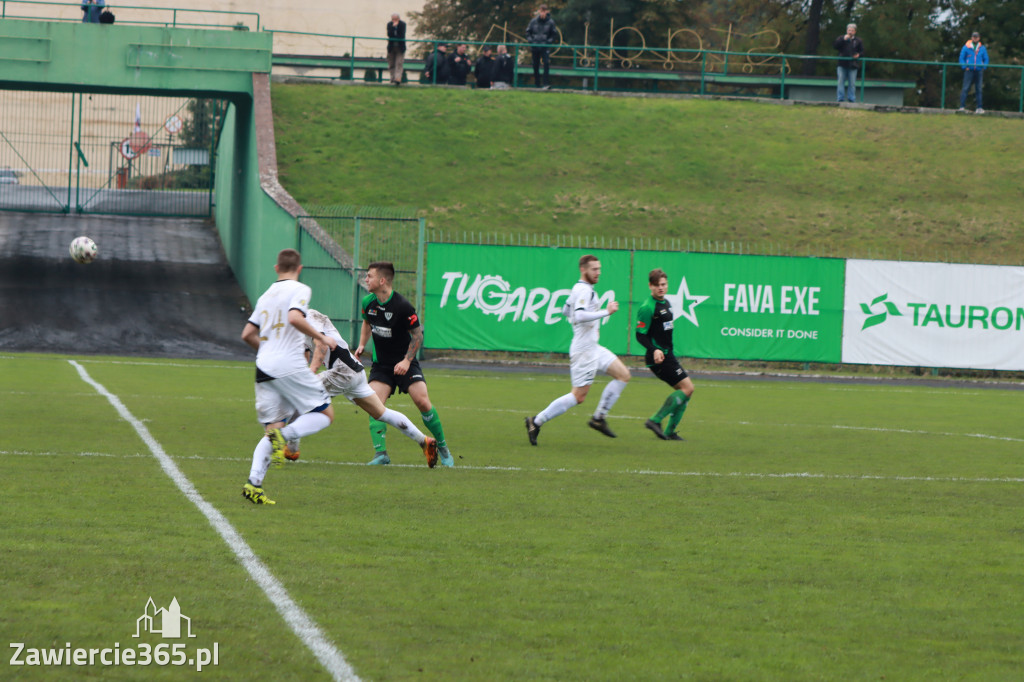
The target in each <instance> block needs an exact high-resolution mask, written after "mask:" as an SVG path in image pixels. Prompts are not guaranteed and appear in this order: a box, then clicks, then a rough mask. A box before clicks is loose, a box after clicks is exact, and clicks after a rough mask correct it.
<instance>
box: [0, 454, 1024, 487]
mask: <svg viewBox="0 0 1024 682" xmlns="http://www.w3.org/2000/svg"><path fill="white" fill-rule="evenodd" d="M0 456H3V457H65V456H66V457H106V458H110V459H139V458H143V457H146V458H148V457H149V455H144V454H137V455H114V454H110V453H104V452H74V453H63V452H28V451H25V450H0ZM181 459H188V460H194V461H203V462H246V461H248V460H245V459H243V458H241V457H204V456H202V455H189V456H186V457H182V458H181ZM310 465H313V466H340V467H358V468H360V469H364V470H365V467H366V464H365V463H364V462H338V461H336V460H327V459H302V460H300V461H298V462H294V463H291V464H288V466H289V467H292V466H310ZM423 466H424V465H423V464H394V463H392V464H390V465H388V468H389V469H422V468H423ZM442 471H444V472H446V473H445V474H443V475H453V476H454V475H457V474H456V473H455V472H458V471H497V472H512V473H524V474H599V475H606V476H663V477H665V478H671V477H679V478H750V479H765V480H768V479H787V478H790V479H802V480H816V481H894V482H918V483H1024V478H1021V477H1016V476H975V477H969V476H912V475H901V474H889V475H883V474H826V473H812V472H809V471H804V472H786V471H781V472H775V473H772V472H757V471H658V470H656V469H620V470H607V469H570V468H568V467H540V468H536V469H534V468H529V467H518V466H498V465H487V466H474V465H471V464H460V465H458V466H457V467H456V468H455V469H454V470H452V472H451V473H447V471H448V470H447V469H444V470H442Z"/></svg>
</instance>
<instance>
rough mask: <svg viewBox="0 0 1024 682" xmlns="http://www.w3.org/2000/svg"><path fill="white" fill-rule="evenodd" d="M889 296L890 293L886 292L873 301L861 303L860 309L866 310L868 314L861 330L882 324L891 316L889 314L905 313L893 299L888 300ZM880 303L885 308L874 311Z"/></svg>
mask: <svg viewBox="0 0 1024 682" xmlns="http://www.w3.org/2000/svg"><path fill="white" fill-rule="evenodd" d="M887 298H889V294H887V293H886V294H882V295H881V296H879V297H878V298H876V299H875V300H873V301H871V303H861V304H860V309H861V310H863V311H864V314H865V315H867V319H865V320H864V326H863V327H861V328H860V330H861V331H864V330H865V329H868V328H869V327H874V326H876V325H879V324H882V323H883V322H885V321H886V320H887V319H888V318H889V315H894V316H899V317H902V316H903V313H901V312H900V309H899V308H897V307H896V304H895V303H893V302H892V301H887V300H886V299H887ZM879 303H881V304H882V305H883V310H882V311H881V312H878V313H876V312H875V311H874V307H875V306H876V305H878V304H879Z"/></svg>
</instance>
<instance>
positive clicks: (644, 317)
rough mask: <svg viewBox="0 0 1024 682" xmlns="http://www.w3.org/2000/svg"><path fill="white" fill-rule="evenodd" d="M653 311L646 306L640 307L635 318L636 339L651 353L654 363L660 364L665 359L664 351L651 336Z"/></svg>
mask: <svg viewBox="0 0 1024 682" xmlns="http://www.w3.org/2000/svg"><path fill="white" fill-rule="evenodd" d="M653 312H654V311H653V310H651V309H650V308H648V307H647V306H643V307H642V308H640V313H639V315H637V318H636V340H637V341H639V342H640V345H641V346H643V347H644V348H645V349H647V351H648V352H649V353H651V357H652V358H653V359H654V364H656V365H660V364H661V363H662V362H664V360H665V353H663V352H662V351H661V349H660V348H658V347H657V346H656V345H655V343H654V339H652V338H651V324H652V322H653V319H654V318H653Z"/></svg>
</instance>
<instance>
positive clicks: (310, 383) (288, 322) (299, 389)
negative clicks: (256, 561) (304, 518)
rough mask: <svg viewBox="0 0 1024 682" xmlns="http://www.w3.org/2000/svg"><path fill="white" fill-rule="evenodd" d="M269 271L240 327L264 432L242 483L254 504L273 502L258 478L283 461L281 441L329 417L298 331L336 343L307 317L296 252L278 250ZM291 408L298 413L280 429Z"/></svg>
mask: <svg viewBox="0 0 1024 682" xmlns="http://www.w3.org/2000/svg"><path fill="white" fill-rule="evenodd" d="M274 271H275V272H276V273H277V276H278V277H279V278H280V279H278V280H277V281H276V282H274V283H273V284H271V285H270V288H269V289H267V291H266V292H265V293H264V294H263V295H262V296H260V298H259V300H258V301H257V302H256V307H255V308H253V311H252V315H251V316H250V317H249V321H248V322H246V323H245V329H243V330H242V340H243V341H245V342H246V343H247V344H249V345H250V346H252V347H253V348H255V349H256V416H257V418H258V419H259V420H260V422H261V423H262V424H263V425H264V427H265V428H266V431H267V435H266V437H265V438H260V442H259V443H258V444H257V445H256V449H255V450H254V451H253V453H252V468H251V469H250V471H249V480H248V481H247V482H246V483H245V485H244V486H243V487H242V495H243V496H244V497H245V499H247V500H249V501H250V502H252V503H253V504H275V502H274V501H273V500H271V499H270V498H268V497H267V495H266V493H265V492H264V491H263V478H264V477H265V476H266V475H267V468H268V467H269V466H270V462H271V461H275V462H282V463H283V462H284V449H285V442H286V441H287V440H288V439H290V438H301V437H303V436H310V435H312V434H314V433H316V432H318V431H322V430H323V429H325V428H327V427H328V426H330V425H331V422H332V421H333V420H334V407H333V406H332V405H331V398H330V396H329V395H327V391H326V389H324V387H323V384H322V383H320V380H319V379H317V378H316V375H315V374H313V373H312V372H310V371H309V368H308V367H307V366H306V355H305V341H304V338H303V334H307V335H309V336H312V337H313V338H315V339H316V340H317V341H320V342H321V343H324V344H325V345H326V346H327V347H328V348H330V349H331V350H334V349H335V348H337V346H338V342H337V340H335V339H333V338H331V337H329V336H327V335H326V334H324V333H323V332H321V331H318V330H316V329H314V328H313V326H312V325H311V324H310V323H309V322H308V321H307V320H306V312H307V311H308V310H309V299H310V297H311V296H312V293H313V292H312V290H311V289H310V288H309V287H308V286H306V285H305V284H302V283H301V282H299V273H301V272H302V257H301V256H300V255H299V252H298V251H296V250H295V249H284V250H283V251H281V252H280V253H279V254H277V263H276V264H275V265H274ZM293 413H298V415H299V416H298V417H297V418H296V419H295V420H294V421H292V423H290V424H288V426H284V428H281V427H282V426H283V425H284V420H285V419H286V418H287V417H288V416H289V415H291V414H293Z"/></svg>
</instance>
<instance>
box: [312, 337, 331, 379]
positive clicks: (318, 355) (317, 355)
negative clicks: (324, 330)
mask: <svg viewBox="0 0 1024 682" xmlns="http://www.w3.org/2000/svg"><path fill="white" fill-rule="evenodd" d="M327 353H328V348H327V344H326V343H322V342H320V341H316V342H315V343H314V348H313V357H312V358H310V360H309V368H310V369H311V370H313V374H316V372H317V370H318V369H320V366H321V365H323V364H324V358H325V357H327Z"/></svg>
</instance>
